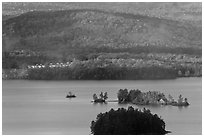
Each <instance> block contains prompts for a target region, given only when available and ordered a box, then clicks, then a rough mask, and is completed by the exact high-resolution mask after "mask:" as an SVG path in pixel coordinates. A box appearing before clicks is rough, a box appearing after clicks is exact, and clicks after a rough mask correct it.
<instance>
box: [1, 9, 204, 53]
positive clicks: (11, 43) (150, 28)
mask: <svg viewBox="0 0 204 137" xmlns="http://www.w3.org/2000/svg"><path fill="white" fill-rule="evenodd" d="M201 36H202V31H201V28H200V27H196V26H193V25H190V24H188V23H181V22H179V21H173V20H168V19H160V18H156V17H149V16H143V15H134V14H126V13H112V12H104V11H100V10H87V9H84V10H68V11H49V12H46V11H35V12H28V13H25V14H22V15H20V16H17V17H14V18H10V19H7V20H4V21H3V50H14V49H30V50H34V51H41V52H45V53H55V54H56V55H62V54H64V53H73V51H74V52H75V51H76V49H78V50H80V49H83V50H84V49H86V48H89V49H91V48H93V49H100V50H101V49H103V48H110V49H113V50H116V49H124V48H126V49H127V48H136V49H137V47H142V48H145V49H146V47H157V48H158V49H160V48H165V47H166V48H178V47H179V48H193V49H201ZM143 51H144V50H143ZM76 52H77V51H76ZM158 52H160V50H158Z"/></svg>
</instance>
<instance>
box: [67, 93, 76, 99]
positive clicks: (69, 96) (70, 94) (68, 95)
mask: <svg viewBox="0 0 204 137" xmlns="http://www.w3.org/2000/svg"><path fill="white" fill-rule="evenodd" d="M71 97H76V96H75V95H74V94H72V92H69V93H68V94H67V96H66V98H71Z"/></svg>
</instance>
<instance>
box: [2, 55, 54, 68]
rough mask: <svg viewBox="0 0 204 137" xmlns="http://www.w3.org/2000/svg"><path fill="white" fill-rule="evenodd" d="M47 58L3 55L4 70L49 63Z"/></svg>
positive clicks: (42, 56) (41, 56) (43, 56)
mask: <svg viewBox="0 0 204 137" xmlns="http://www.w3.org/2000/svg"><path fill="white" fill-rule="evenodd" d="M49 60H51V59H49V58H48V57H47V56H45V55H38V56H10V55H9V52H3V53H2V68H3V69H22V68H27V66H28V65H35V64H44V63H45V62H47V61H49Z"/></svg>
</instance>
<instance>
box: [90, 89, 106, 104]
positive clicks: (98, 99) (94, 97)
mask: <svg viewBox="0 0 204 137" xmlns="http://www.w3.org/2000/svg"><path fill="white" fill-rule="evenodd" d="M99 96H100V97H98V96H97V95H96V94H93V100H94V102H95V103H98V102H99V103H102V102H105V101H106V100H107V99H108V93H107V92H105V93H103V92H101V93H100V95H99Z"/></svg>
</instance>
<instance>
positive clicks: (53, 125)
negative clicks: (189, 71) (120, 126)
mask: <svg viewBox="0 0 204 137" xmlns="http://www.w3.org/2000/svg"><path fill="white" fill-rule="evenodd" d="M2 87H3V90H2V91H3V92H2V109H3V112H2V123H3V124H2V126H3V127H2V130H3V134H78V135H79V134H83V135H86V134H90V123H91V121H92V120H95V119H96V116H97V114H98V113H100V112H106V111H109V110H110V109H111V108H114V109H117V108H119V107H124V108H127V107H128V106H129V105H130V104H129V105H128V104H127V105H119V104H118V103H117V102H109V103H107V104H92V103H91V100H92V95H93V94H94V93H97V94H99V93H100V92H101V91H103V92H105V91H106V92H108V97H109V99H110V100H114V99H117V92H118V90H119V89H120V88H127V89H141V90H142V91H149V90H158V91H161V92H163V93H165V95H166V96H168V94H171V95H172V96H173V97H174V98H175V99H177V98H178V96H179V95H180V94H182V95H183V97H187V98H188V102H189V103H190V106H188V107H175V106H159V107H150V106H136V105H133V106H134V107H135V108H141V109H142V108H143V107H146V108H148V109H150V110H151V112H152V113H154V114H155V113H156V114H158V115H159V116H161V118H162V119H164V121H165V122H166V130H170V131H172V133H171V134H177V135H178V134H202V79H201V78H180V79H176V80H137V81H28V80H3V81H2ZM68 91H72V92H73V93H75V94H76V96H77V98H73V99H66V98H65V96H66V94H67V93H68Z"/></svg>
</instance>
